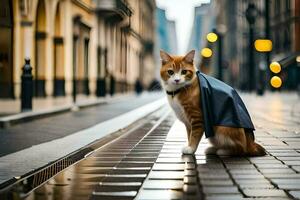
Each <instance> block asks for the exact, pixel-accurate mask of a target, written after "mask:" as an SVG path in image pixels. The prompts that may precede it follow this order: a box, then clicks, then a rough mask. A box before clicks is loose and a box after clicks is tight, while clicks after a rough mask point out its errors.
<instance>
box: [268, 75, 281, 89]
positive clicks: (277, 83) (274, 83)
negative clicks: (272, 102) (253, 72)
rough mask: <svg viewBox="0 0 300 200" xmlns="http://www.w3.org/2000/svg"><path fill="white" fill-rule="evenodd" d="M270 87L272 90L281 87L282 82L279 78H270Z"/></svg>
mask: <svg viewBox="0 0 300 200" xmlns="http://www.w3.org/2000/svg"><path fill="white" fill-rule="evenodd" d="M270 83H271V85H272V87H274V88H280V87H281V85H282V81H281V78H280V77H279V76H273V77H272V78H271V81H270Z"/></svg>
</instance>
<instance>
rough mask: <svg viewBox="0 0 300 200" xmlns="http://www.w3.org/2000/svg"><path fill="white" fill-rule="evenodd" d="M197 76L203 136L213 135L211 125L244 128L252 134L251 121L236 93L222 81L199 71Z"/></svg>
mask: <svg viewBox="0 0 300 200" xmlns="http://www.w3.org/2000/svg"><path fill="white" fill-rule="evenodd" d="M197 76H198V81H199V86H200V101H201V108H202V112H203V119H204V131H205V136H206V137H212V136H214V130H213V126H218V125H219V126H229V127H238V128H245V129H246V132H249V133H252V134H253V130H254V126H253V123H252V121H251V118H250V115H249V113H248V111H247V108H246V106H245V105H244V103H243V101H242V99H241V97H240V96H239V95H238V93H237V92H236V91H235V90H234V89H233V88H232V87H230V86H229V85H227V84H225V83H224V82H222V81H219V80H218V79H215V78H213V77H211V76H208V75H205V74H203V73H201V72H199V71H197ZM253 137H254V136H253Z"/></svg>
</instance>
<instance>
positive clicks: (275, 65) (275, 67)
mask: <svg viewBox="0 0 300 200" xmlns="http://www.w3.org/2000/svg"><path fill="white" fill-rule="evenodd" d="M270 70H271V71H272V72H273V73H275V74H277V73H279V72H280V71H281V65H280V64H279V63H278V62H272V63H271V64H270Z"/></svg>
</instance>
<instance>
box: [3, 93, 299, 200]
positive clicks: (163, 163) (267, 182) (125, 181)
mask: <svg viewBox="0 0 300 200" xmlns="http://www.w3.org/2000/svg"><path fill="white" fill-rule="evenodd" d="M242 98H243V99H244V100H245V103H246V105H247V107H248V108H249V111H250V113H251V116H252V118H253V121H254V124H255V126H256V132H255V137H256V140H257V141H258V143H260V144H262V145H263V146H264V147H265V148H266V150H267V153H268V154H267V155H266V156H263V157H218V156H215V155H205V154H204V150H205V149H206V148H207V147H208V146H209V144H208V142H207V140H206V139H203V140H202V141H201V143H200V145H199V148H198V150H197V152H196V154H195V156H182V155H181V148H182V146H183V145H184V144H185V143H186V133H185V128H184V126H183V124H182V123H180V122H179V121H178V120H176V119H175V117H174V115H173V114H170V113H169V110H168V109H167V108H164V109H162V110H160V111H158V112H156V113H154V114H152V115H150V116H148V117H147V120H145V121H144V123H142V124H140V125H139V126H137V127H134V128H132V130H130V131H129V132H128V133H125V134H124V135H123V136H122V137H120V138H119V139H116V140H114V141H112V142H110V143H108V144H107V145H105V146H103V147H101V148H99V149H97V150H96V151H95V152H93V153H92V154H90V155H88V156H87V157H86V158H85V159H84V160H82V161H79V162H78V163H76V164H75V165H72V166H70V167H69V168H67V169H66V170H64V171H62V172H61V173H59V174H58V175H56V176H55V177H53V178H52V179H50V180H49V181H47V182H46V183H45V184H43V185H41V186H39V187H38V188H36V189H35V190H33V191H31V189H33V188H30V185H31V184H30V183H29V182H28V181H27V182H26V181H25V182H24V181H23V182H22V183H23V184H20V185H18V186H15V187H14V188H13V189H12V190H10V191H12V192H13V193H9V194H10V195H12V194H13V196H14V197H15V198H11V199H18V198H19V197H22V198H21V199H46V198H47V199H208V200H221V199H224V200H225V199H226V200H228V199H230V200H235V199H272V200H273V199H275V200H276V199H278V200H279V199H280V200H284V199H300V104H299V98H298V97H297V96H296V95H295V94H276V93H274V94H268V95H266V96H263V97H257V96H255V95H246V94H244V95H242ZM22 191H23V193H22ZM2 197H3V196H2ZM6 197H7V196H6Z"/></svg>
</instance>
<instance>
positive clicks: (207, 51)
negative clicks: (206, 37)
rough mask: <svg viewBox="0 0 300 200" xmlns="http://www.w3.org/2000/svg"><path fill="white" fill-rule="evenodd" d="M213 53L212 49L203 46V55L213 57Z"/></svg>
mask: <svg viewBox="0 0 300 200" xmlns="http://www.w3.org/2000/svg"><path fill="white" fill-rule="evenodd" d="M212 54H213V52H212V50H211V49H210V48H203V49H202V51H201V55H202V56H203V57H205V58H209V57H211V56H212Z"/></svg>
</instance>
